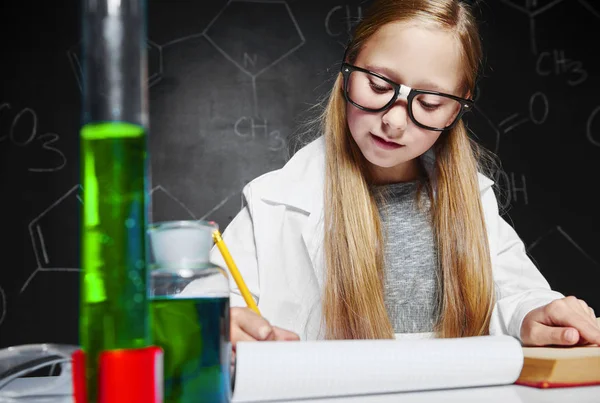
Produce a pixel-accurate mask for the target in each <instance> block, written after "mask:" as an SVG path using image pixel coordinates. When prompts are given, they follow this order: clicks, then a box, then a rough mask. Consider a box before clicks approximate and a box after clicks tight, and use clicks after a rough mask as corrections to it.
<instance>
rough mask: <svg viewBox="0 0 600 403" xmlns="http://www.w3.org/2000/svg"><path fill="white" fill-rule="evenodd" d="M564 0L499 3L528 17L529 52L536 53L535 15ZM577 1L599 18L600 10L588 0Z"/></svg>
mask: <svg viewBox="0 0 600 403" xmlns="http://www.w3.org/2000/svg"><path fill="white" fill-rule="evenodd" d="M565 1H566V0H553V1H550V2H547V1H546V2H544V4H541V3H542V2H539V1H538V0H526V1H525V6H522V5H520V4H516V3H515V2H514V0H500V2H501V3H503V4H505V5H507V6H509V7H511V8H513V9H515V10H518V11H520V12H522V13H523V14H525V15H526V16H527V17H528V18H529V41H530V42H529V43H530V47H531V52H532V53H533V54H534V55H537V54H538V49H537V40H536V28H535V20H536V17H538V16H540V15H541V14H543V13H544V12H546V11H548V10H550V9H552V8H554V7H556V6H557V5H559V4H561V3H563V2H565ZM575 1H576V2H577V3H579V4H581V5H582V6H583V7H584V8H585V9H586V10H587V11H589V12H590V13H591V14H592V15H593V16H594V17H596V18H598V19H599V20H600V12H599V11H596V9H594V7H592V5H591V4H590V2H589V1H588V0H575Z"/></svg>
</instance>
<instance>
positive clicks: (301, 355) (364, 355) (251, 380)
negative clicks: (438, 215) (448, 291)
mask: <svg viewBox="0 0 600 403" xmlns="http://www.w3.org/2000/svg"><path fill="white" fill-rule="evenodd" d="M236 361H237V364H236V373H235V389H234V394H233V401H234V402H240V403H241V402H267V401H276V400H286V399H310V398H318V397H334V396H349V395H359V394H360V395H364V394H374V393H394V392H403V391H414V390H432V389H446V388H458V387H470V386H487V385H502V384H510V383H513V382H515V380H516V379H517V378H518V376H519V374H520V372H521V368H522V366H523V352H522V348H521V344H520V343H519V342H518V341H517V340H516V339H514V338H512V337H509V336H479V337H467V338H458V339H424V340H403V341H396V340H335V341H334V340H331V341H303V342H285V343H283V342H262V343H251V342H250V343H249V342H240V343H238V345H237V360H236Z"/></svg>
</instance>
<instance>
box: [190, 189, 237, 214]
mask: <svg viewBox="0 0 600 403" xmlns="http://www.w3.org/2000/svg"><path fill="white" fill-rule="evenodd" d="M239 194H240V192H233V193H231V194H230V195H229V196H227V197H226V198H224V199H223V200H221V201H220V202H219V203H217V204H216V205H215V206H214V207H213V208H211V209H210V210H209V211H208V212H207V213H206V214H204V215H203V216H202V217H200V219H201V220H206V219H207V218H210V216H211V215H212V214H214V213H215V212H217V211H218V210H219V209H220V208H221V207H223V206H224V205H225V203H227V202H228V201H229V199H231V198H232V197H233V196H235V195H239ZM240 210H241V209H240Z"/></svg>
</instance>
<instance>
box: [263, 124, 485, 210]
mask: <svg viewBox="0 0 600 403" xmlns="http://www.w3.org/2000/svg"><path fill="white" fill-rule="evenodd" d="M420 158H421V159H422V161H423V166H424V167H425V170H426V172H427V175H428V176H429V178H430V180H434V178H435V175H434V172H433V170H434V163H435V154H434V152H433V149H429V150H428V151H427V152H426V153H425V154H423V155H422V156H421V157H420ZM478 179H479V188H480V190H481V191H483V190H485V189H486V188H488V187H490V186H492V185H493V184H494V182H493V181H492V180H490V179H489V178H487V177H486V176H484V175H482V174H478ZM324 181H325V138H324V136H320V137H319V138H318V139H316V140H314V141H312V142H311V143H309V144H308V145H307V146H305V147H304V148H302V149H301V150H300V151H298V152H297V153H296V154H295V155H294V156H293V157H292V158H291V159H290V160H289V161H288V162H287V164H285V166H284V167H283V168H281V169H280V170H279V171H278V172H277V176H276V178H275V183H274V184H273V185H272V186H269V188H268V189H264V191H263V192H262V197H261V199H262V200H263V201H265V202H267V203H269V204H283V205H286V206H288V207H290V208H293V209H297V210H301V211H303V212H305V213H306V214H308V215H310V214H311V212H313V211H321V210H323V209H322V207H323V190H324ZM433 188H434V189H435V186H433Z"/></svg>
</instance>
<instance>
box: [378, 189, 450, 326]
mask: <svg viewBox="0 0 600 403" xmlns="http://www.w3.org/2000/svg"><path fill="white" fill-rule="evenodd" d="M418 185H419V182H418V181H414V182H405V183H394V184H390V185H383V186H378V187H377V188H378V189H379V190H380V191H381V190H383V191H384V192H385V193H384V194H385V195H386V197H385V199H384V201H382V202H379V203H378V207H379V212H380V215H381V219H382V229H383V236H384V240H385V255H384V259H385V290H384V296H385V305H386V308H387V311H388V315H389V317H390V320H391V322H392V325H393V326H394V332H395V333H422V332H432V331H433V325H434V323H435V321H436V319H437V302H436V301H437V290H438V286H437V275H438V272H439V271H438V263H437V253H436V247H435V242H434V238H433V229H432V222H431V213H430V207H431V206H430V202H429V197H428V195H427V191H426V189H425V187H423V189H422V191H421V197H420V199H419V202H418V203H417V189H418Z"/></svg>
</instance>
